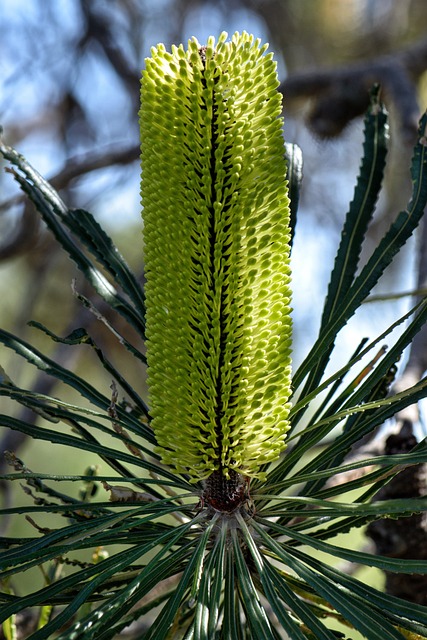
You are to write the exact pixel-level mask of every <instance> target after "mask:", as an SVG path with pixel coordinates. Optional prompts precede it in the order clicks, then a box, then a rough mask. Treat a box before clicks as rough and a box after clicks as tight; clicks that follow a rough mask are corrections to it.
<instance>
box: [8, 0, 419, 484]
mask: <svg viewBox="0 0 427 640" xmlns="http://www.w3.org/2000/svg"><path fill="white" fill-rule="evenodd" d="M0 24H1V25H2V26H1V38H0V123H1V125H2V126H3V129H4V137H5V140H6V141H7V143H8V144H10V145H13V146H14V147H16V148H18V149H19V150H20V151H21V152H22V153H23V154H24V155H25V156H26V157H27V159H28V160H29V161H30V162H31V163H32V164H33V166H35V167H36V168H37V169H38V170H39V171H40V172H41V173H42V174H43V175H44V176H46V177H47V178H48V179H49V180H50V181H51V182H52V184H53V185H54V186H55V187H56V188H57V189H59V190H60V193H61V194H62V196H63V198H64V200H65V201H66V202H67V205H68V206H70V207H82V208H85V209H88V210H90V211H91V212H92V213H93V214H95V216H96V217H97V219H98V220H99V221H100V222H101V223H102V224H103V225H105V226H106V228H107V230H108V231H109V233H111V235H112V236H113V238H114V240H115V242H116V244H117V245H118V247H119V248H120V250H121V251H122V253H123V254H124V255H125V257H126V259H127V260H128V261H129V263H130V264H131V266H132V267H133V268H134V270H135V272H136V273H137V274H138V275H139V277H140V278H141V279H142V278H143V256H142V251H141V244H142V243H141V238H140V234H141V228H142V225H141V218H140V205H139V131H138V118H137V111H138V105H139V79H140V71H141V68H142V67H143V65H144V58H145V57H146V56H147V55H149V52H150V47H151V46H152V45H154V44H156V43H158V42H163V43H164V44H165V45H166V46H167V47H170V45H171V44H172V43H176V44H178V43H180V42H185V41H186V40H187V39H188V38H189V37H191V36H196V37H197V38H198V39H199V41H200V42H203V41H205V40H206V38H207V36H208V35H210V34H215V35H218V34H219V33H220V32H221V31H222V30H226V31H228V32H229V33H232V32H234V31H235V30H247V31H249V32H251V33H254V34H255V35H256V36H257V37H260V38H261V39H262V40H263V41H268V42H269V43H270V48H271V50H273V51H274V52H275V56H276V59H277V61H278V70H279V77H280V79H281V81H282V85H281V90H282V91H283V93H284V115H285V137H286V139H287V141H289V142H294V143H297V144H298V145H299V146H300V147H301V148H302V151H303V155H304V163H305V164H304V166H305V169H304V187H303V192H302V194H301V202H300V211H299V218H300V225H299V227H298V231H297V235H296V240H295V248H294V265H293V269H294V290H295V296H294V309H295V310H294V314H295V354H294V357H295V359H296V361H300V359H301V357H302V354H303V353H304V351H306V349H307V347H308V345H309V344H310V342H311V340H312V338H313V335H314V331H315V330H316V328H317V326H318V322H319V317H320V313H321V301H322V297H323V295H324V293H325V289H326V286H327V278H328V274H329V272H330V269H331V267H332V264H333V258H334V253H335V249H336V245H337V241H338V238H339V229H340V226H341V223H342V220H343V218H344V214H345V211H346V209H347V206H348V202H349V200H350V199H351V197H352V190H353V186H354V182H355V176H356V175H357V170H358V164H359V158H360V156H361V129H362V118H361V114H362V112H363V111H364V109H365V107H366V105H367V99H368V98H367V96H368V88H369V87H370V86H371V85H372V83H373V82H375V81H380V82H381V84H382V86H383V91H384V99H385V101H386V104H387V107H388V109H389V110H390V114H391V137H392V142H391V148H390V156H391V157H390V161H389V166H388V173H387V176H386V185H385V186H386V188H385V190H384V195H383V197H382V200H381V201H380V203H379V207H378V212H377V218H376V221H375V223H374V224H373V225H372V227H371V229H370V233H371V234H372V241H373V242H374V241H375V238H376V237H378V235H379V234H380V232H382V231H383V230H384V228H385V226H386V222H387V219H388V218H389V214H392V213H393V214H395V213H396V212H397V211H398V210H399V209H400V208H402V207H404V206H405V205H406V202H407V198H408V195H409V193H410V188H411V183H410V178H409V175H408V173H407V167H408V166H409V157H410V153H411V149H412V146H413V144H414V142H415V137H416V120H417V119H418V117H419V115H420V114H421V112H422V111H423V110H424V108H425V106H426V105H427V3H426V2H425V0H381V2H379V1H378V0H3V1H2V2H1V3H0ZM418 259H419V258H418V257H417V251H416V245H415V244H414V243H411V244H410V245H408V247H407V248H406V249H405V250H404V251H403V252H402V256H401V257H400V258H399V261H397V262H396V263H395V264H393V266H392V267H391V268H390V269H389V272H388V274H387V275H386V277H385V278H384V280H383V283H382V289H381V291H379V293H395V292H399V291H404V290H409V289H410V288H411V287H413V286H416V284H417V282H416V280H417V276H416V268H415V266H416V263H417V260H418ZM74 278H77V284H76V288H77V290H78V291H79V292H80V293H83V294H84V295H90V292H88V291H87V290H86V289H85V287H86V286H87V285H85V284H84V282H83V278H82V277H80V276H79V274H78V273H77V272H75V269H74V266H73V265H72V264H71V262H70V261H69V260H68V258H67V257H66V256H65V254H64V253H62V252H61V250H60V249H59V247H58V246H57V245H56V243H55V241H54V239H53V238H52V237H51V236H50V234H49V233H48V232H47V231H46V229H45V228H44V226H43V225H42V223H41V222H40V220H39V218H38V216H37V215H36V214H35V212H34V211H33V209H32V207H31V205H29V204H28V203H26V202H25V201H24V199H23V198H22V197H21V195H20V194H19V193H18V192H17V191H16V186H15V185H14V182H13V180H12V179H11V178H10V176H8V175H7V174H5V173H4V172H1V173H0V295H1V304H0V323H1V325H2V326H3V327H4V328H6V329H8V330H10V331H12V332H14V333H17V334H18V335H20V336H23V337H25V336H27V337H28V339H30V340H31V341H32V342H33V343H35V344H38V345H39V346H40V348H43V350H44V351H48V352H50V353H51V354H52V357H55V358H56V359H59V361H60V362H62V364H63V365H65V366H67V367H76V368H77V370H79V371H80V372H82V371H84V372H85V374H86V375H89V376H90V377H96V380H92V382H93V383H95V384H97V385H100V386H101V387H102V388H104V389H106V388H108V386H109V384H110V381H109V380H108V379H107V378H105V377H102V376H104V374H103V372H102V371H100V368H99V366H95V360H93V359H92V358H93V354H91V352H90V348H89V347H87V348H80V349H76V348H73V347H67V346H64V345H59V346H58V345H55V344H53V343H52V342H51V341H50V340H49V339H47V338H46V337H45V336H43V335H42V334H38V332H37V331H36V330H35V329H32V328H28V327H27V326H26V323H27V322H28V321H29V320H30V319H34V320H38V321H39V322H42V323H44V324H46V325H47V326H48V327H49V329H51V330H52V331H54V332H55V333H58V334H60V335H66V334H67V333H69V332H70V331H71V330H72V329H74V328H76V327H79V326H85V327H86V328H87V329H88V331H89V333H93V324H94V322H96V319H95V318H94V316H93V314H91V313H90V312H89V311H88V310H87V309H84V308H83V307H82V305H81V303H80V302H79V301H78V300H76V298H75V296H73V294H72V290H71V283H72V281H73V279H74ZM408 305H409V300H408V299H407V298H402V299H398V300H397V301H394V302H392V303H391V307H390V308H391V309H392V311H391V312H390V313H392V315H389V311H388V309H389V307H388V306H386V305H385V304H384V303H381V304H371V305H368V307H367V308H366V309H367V310H366V311H363V310H362V312H361V313H360V314H358V316H357V317H356V319H355V321H354V322H353V323H352V325H351V326H349V327H348V330H347V332H346V333H345V335H344V338H343V348H342V351H343V361H345V359H346V357H347V355H348V353H349V352H350V351H353V349H354V346H355V344H356V342H359V339H360V337H361V336H362V335H364V333H367V334H368V335H370V334H371V330H372V327H373V325H374V324H375V335H377V334H378V333H379V332H380V331H381V330H382V329H383V328H385V327H386V326H388V324H390V321H391V320H390V319H391V318H396V317H397V314H398V313H401V312H403V311H404V310H406V309H407V307H408ZM100 309H101V312H102V305H101V307H100ZM30 336H31V337H30ZM132 338H133V340H134V341H135V337H134V336H133V337H132ZM96 340H97V343H98V345H99V346H100V347H101V348H102V349H105V351H107V352H108V353H109V355H110V358H111V360H112V361H113V362H114V361H115V358H118V356H119V354H120V357H121V360H120V369H121V370H122V371H125V372H126V375H127V377H128V378H129V381H130V383H131V384H132V385H133V386H135V387H136V388H138V385H139V387H141V386H143V385H144V372H143V371H142V369H141V367H139V366H138V364H139V363H136V364H135V362H134V361H133V359H132V358H129V362H124V361H123V350H122V349H121V348H120V345H118V344H117V342H116V340H115V338H114V336H113V335H112V334H111V333H110V332H109V331H108V330H107V329H103V326H102V324H100V323H97V328H96ZM136 346H138V345H136ZM125 357H126V356H125ZM0 363H1V365H2V366H3V367H4V368H5V369H6V370H7V372H8V374H9V375H10V376H11V377H12V378H13V381H14V382H15V383H16V384H18V385H19V386H25V385H29V384H30V385H33V387H34V388H36V389H37V390H38V391H41V392H44V393H58V394H59V393H60V392H59V391H56V390H53V389H52V384H53V382H52V381H51V380H50V379H48V378H45V377H41V376H40V375H39V374H34V373H33V372H31V371H28V370H27V369H28V368H26V367H25V366H24V367H22V363H21V362H19V361H18V360H17V359H15V358H14V357H13V355H11V354H10V353H9V352H6V350H5V349H4V348H3V347H0ZM115 364H117V362H115ZM30 375H35V376H36V377H34V378H33V379H30V380H29V379H28V376H30ZM0 402H2V403H5V402H6V401H5V400H4V399H0ZM3 410H4V409H3ZM21 417H22V416H21ZM28 419H30V417H28ZM31 419H32V418H31ZM11 437H12V436H11V435H10V434H9V435H6V436H4V437H3V439H2V440H1V444H0V448H1V449H2V450H4V449H15V450H17V449H19V447H20V444H21V443H20V441H18V440H16V438H19V437H20V436H19V434H18V435H17V434H14V435H13V439H14V440H13V443H12V445H13V446H12V445H11ZM27 446H29V445H27ZM31 447H32V449H29V450H28V449H27V452H28V453H26V454H25V459H26V461H27V462H28V463H29V464H30V461H31V459H34V457H35V458H36V459H37V458H39V460H40V457H43V455H44V454H43V452H44V449H40V447H43V445H40V443H37V444H36V445H34V444H32V445H31ZM32 454H33V456H34V457H32ZM43 464H46V465H48V466H49V460H46V461H45V462H44V463H43ZM65 464H66V465H69V466H70V467H71V468H73V465H74V464H75V461H68V462H65ZM83 464H84V462H83V461H79V467H80V468H79V470H78V471H79V472H83ZM1 465H3V460H1V461H0V466H1ZM42 466H43V465H42ZM48 466H47V467H46V469H43V468H41V465H40V464H38V465H37V469H38V470H40V471H44V470H46V471H48V470H49V468H48ZM74 470H75V469H74ZM66 471H67V469H65V468H64V472H66Z"/></svg>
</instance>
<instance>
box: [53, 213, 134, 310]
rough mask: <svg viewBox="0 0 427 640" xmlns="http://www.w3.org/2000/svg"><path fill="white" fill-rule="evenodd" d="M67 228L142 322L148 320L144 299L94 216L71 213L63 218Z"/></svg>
mask: <svg viewBox="0 0 427 640" xmlns="http://www.w3.org/2000/svg"><path fill="white" fill-rule="evenodd" d="M62 220H63V222H64V224H66V225H67V227H68V228H69V229H70V231H71V232H72V233H73V234H74V235H75V236H77V238H78V239H79V240H80V241H81V242H83V243H84V244H85V245H86V247H87V248H88V249H89V251H90V252H91V253H92V255H94V256H95V258H96V259H97V261H98V262H100V263H101V264H103V265H104V267H105V268H106V269H107V270H108V273H109V274H110V275H111V276H112V277H113V279H114V281H115V282H117V283H118V284H119V285H120V286H121V288H122V289H123V291H124V292H125V293H126V294H127V295H128V296H129V298H130V300H131V301H132V303H133V305H134V306H135V308H136V309H137V310H138V312H139V314H140V317H141V320H142V321H143V320H144V316H145V295H144V292H143V290H142V287H141V285H140V283H139V282H138V280H137V279H136V277H135V275H134V274H133V273H132V271H131V270H130V269H129V267H128V265H127V264H126V261H125V259H124V258H123V256H122V255H121V253H120V252H119V250H118V249H117V247H116V245H115V244H114V243H113V241H112V239H111V238H110V237H109V236H108V235H107V233H106V232H105V230H104V229H103V228H102V227H101V226H100V225H99V224H98V222H97V221H96V220H95V218H94V217H93V215H92V214H91V213H89V212H88V211H85V210H84V209H69V210H68V212H67V215H66V216H63V217H62Z"/></svg>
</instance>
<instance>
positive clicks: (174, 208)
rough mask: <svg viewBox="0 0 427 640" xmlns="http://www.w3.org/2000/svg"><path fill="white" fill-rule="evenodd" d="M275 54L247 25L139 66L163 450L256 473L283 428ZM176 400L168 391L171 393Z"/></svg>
mask: <svg viewBox="0 0 427 640" xmlns="http://www.w3.org/2000/svg"><path fill="white" fill-rule="evenodd" d="M277 86H278V80H277V75H276V65H275V63H274V62H273V60H272V56H271V55H270V54H268V55H265V47H262V48H261V47H260V45H259V41H255V42H254V41H253V38H252V36H249V35H247V34H242V35H237V34H236V35H235V36H234V37H233V38H232V41H231V42H225V34H223V35H222V36H221V37H220V38H219V40H218V43H217V44H216V47H215V46H214V40H213V39H210V40H209V42H208V46H207V47H206V48H200V47H199V45H198V43H197V42H196V41H195V40H192V41H190V42H189V47H188V50H187V51H186V50H185V49H184V48H183V47H182V46H180V47H179V48H176V47H173V49H172V53H167V52H166V51H165V49H164V47H163V46H162V45H159V46H158V47H157V48H156V49H153V50H152V58H151V59H149V60H147V64H146V70H145V72H144V73H143V78H142V107H141V114H140V116H141V140H142V203H143V206H144V211H143V216H144V238H145V263H146V274H147V285H146V296H147V337H148V343H147V358H148V364H149V388H150V397H151V407H152V416H153V423H152V425H153V429H154V432H155V435H156V438H157V441H158V443H159V445H160V447H159V451H160V453H161V455H162V458H163V461H164V462H165V463H167V464H170V465H171V466H173V467H174V468H175V469H176V470H177V471H179V472H187V473H189V474H190V476H191V477H192V478H193V479H194V480H200V479H201V478H204V477H207V476H209V475H210V474H211V473H212V472H214V471H217V470H221V471H222V472H223V473H224V474H225V475H226V476H228V474H229V472H230V470H235V471H238V472H240V473H243V474H246V475H249V476H256V475H257V474H258V473H259V468H260V465H262V464H265V463H266V462H269V461H270V460H273V459H275V458H277V456H278V455H279V453H280V452H281V450H282V449H283V448H284V435H285V432H286V430H287V428H288V423H287V416H288V411H289V406H288V402H287V400H288V396H289V380H290V334H291V326H290V308H289V301H290V300H289V298H290V288H289V280H290V271H289V200H288V197H287V186H286V182H285V181H284V176H285V175H286V161H285V158H284V142H283V138H282V130H281V128H282V121H281V119H280V113H281V98H280V95H279V94H278V93H277ZM177 399H178V400H177Z"/></svg>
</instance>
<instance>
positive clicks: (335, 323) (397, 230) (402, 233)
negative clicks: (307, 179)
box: [293, 114, 427, 394]
mask: <svg viewBox="0 0 427 640" xmlns="http://www.w3.org/2000/svg"><path fill="white" fill-rule="evenodd" d="M426 124H427V114H424V115H423V117H422V119H421V121H420V126H419V140H418V143H417V145H416V146H415V149H414V157H413V160H412V166H411V176H412V181H413V191H412V197H411V200H410V202H409V204H408V208H407V209H406V210H405V211H401V212H400V213H399V215H398V216H397V218H396V220H395V221H394V222H393V223H392V225H391V226H390V228H389V230H388V231H387V233H386V234H385V236H384V237H383V239H382V240H381V241H380V243H379V244H378V246H377V247H376V249H375V250H374V252H373V254H372V256H371V258H370V259H369V260H368V262H367V264H366V265H365V267H364V268H363V269H362V271H361V273H360V274H359V276H357V278H356V279H355V280H354V282H353V284H352V285H351V287H349V289H348V290H347V292H346V294H345V295H344V296H343V297H342V298H341V300H340V305H339V308H338V307H337V312H336V313H335V314H334V315H333V316H332V317H331V318H330V320H329V321H328V322H327V323H326V324H325V325H324V326H323V330H322V334H321V337H320V338H318V340H317V341H316V343H315V344H314V346H313V348H312V349H311V351H310V353H309V355H308V356H307V358H306V359H305V360H304V362H303V364H302V365H301V367H300V368H299V369H298V371H297V372H296V373H295V375H294V379H293V381H294V385H295V387H298V386H299V385H300V384H301V382H302V380H303V378H304V377H305V376H306V375H307V373H308V372H309V371H311V370H312V369H313V367H315V368H317V365H318V362H319V359H323V356H324V354H325V353H328V352H329V351H330V348H331V345H332V344H333V342H334V340H335V337H336V335H337V333H338V332H339V331H340V330H341V329H342V327H343V326H344V325H345V324H346V322H347V321H348V320H349V319H350V317H351V316H352V315H353V314H354V312H355V311H356V309H357V308H358V307H359V306H360V304H361V303H362V302H363V300H364V299H365V298H366V296H367V295H368V294H369V293H370V292H371V290H372V288H373V287H374V285H375V284H376V283H377V282H378V280H379V278H380V277H381V276H382V274H383V272H384V270H385V268H386V267H387V266H388V265H389V264H390V263H391V261H392V260H393V258H394V256H395V255H396V254H397V253H398V251H399V249H400V248H401V247H402V246H403V245H404V244H405V243H406V241H407V240H408V238H409V237H410V236H411V235H412V233H413V231H414V229H415V228H416V227H417V225H418V224H419V221H420V219H421V216H422V215H423V213H424V209H425V206H426V203H427V145H426V144H425V142H424V140H425V137H424V136H425V129H426ZM322 361H323V360H322ZM322 374H323V372H322ZM316 380H318V374H316V376H314V377H313V378H312V380H311V381H310V385H309V386H308V387H307V386H306V388H305V390H304V394H305V393H307V392H308V391H309V390H311V388H312V387H313V386H316V384H317V382H316Z"/></svg>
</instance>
